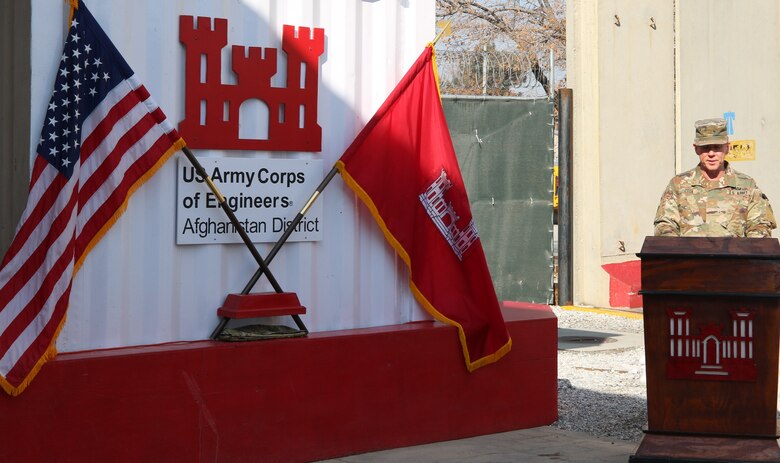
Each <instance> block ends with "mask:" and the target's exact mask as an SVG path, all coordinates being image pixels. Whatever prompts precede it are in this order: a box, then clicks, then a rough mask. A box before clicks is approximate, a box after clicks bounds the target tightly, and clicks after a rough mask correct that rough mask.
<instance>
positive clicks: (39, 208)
mask: <svg viewBox="0 0 780 463" xmlns="http://www.w3.org/2000/svg"><path fill="white" fill-rule="evenodd" d="M47 164H48V163H47ZM67 183H68V179H67V178H65V177H63V176H62V175H59V174H57V175H56V176H55V177H54V181H52V183H51V185H49V187H48V188H46V191H44V193H43V194H42V195H41V197H40V198H32V199H33V200H34V201H36V202H35V203H34V204H35V207H34V208H33V211H32V212H31V213H30V216H29V217H27V220H25V221H24V224H22V225H21V226H20V227H19V229H18V230H17V232H16V235H15V236H14V240H13V241H12V242H11V245H10V246H9V247H8V251H6V254H5V257H4V258H3V264H2V265H3V267H5V265H6V264H7V263H8V262H10V261H11V259H13V258H14V257H16V255H17V254H18V253H19V251H21V250H22V248H23V247H24V245H25V243H27V239H28V238H29V237H30V235H31V234H32V232H33V230H35V228H36V227H38V225H39V224H40V222H41V220H43V218H44V217H45V216H46V214H47V213H48V212H49V210H50V209H51V208H52V207H53V206H54V204H55V202H56V200H57V197H58V196H59V194H60V191H62V189H63V188H65V185H66V184H67ZM28 201H29V200H28ZM3 304H4V303H3V301H2V300H0V307H1V306H3Z"/></svg>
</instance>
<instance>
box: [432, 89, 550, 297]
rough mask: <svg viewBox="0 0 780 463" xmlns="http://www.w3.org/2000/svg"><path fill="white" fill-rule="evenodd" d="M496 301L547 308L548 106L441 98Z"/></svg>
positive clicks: (506, 100)
mask: <svg viewBox="0 0 780 463" xmlns="http://www.w3.org/2000/svg"><path fill="white" fill-rule="evenodd" d="M443 104H444V112H445V114H446V117H447V124H448V125H449V129H450V134H451V136H452V141H453V143H454V145H455V152H456V153H457V156H458V163H459V164H460V168H461V171H462V173H463V178H464V181H465V183H466V189H467V190H468V194H469V200H470V201H471V212H472V214H473V216H474V220H475V222H476V224H477V229H478V230H479V234H480V237H481V239H482V246H483V247H484V249H485V255H486V257H487V261H488V266H489V267H490V273H491V275H492V277H493V284H494V285H495V287H496V293H497V294H498V298H499V300H512V301H523V302H536V303H548V304H550V303H552V302H553V193H552V177H553V126H552V124H553V102H551V101H548V100H547V99H536V100H526V99H522V100H521V99H511V98H500V97H496V98H491V97H487V98H482V97H478V98H474V97H462V96H445V97H444V98H443Z"/></svg>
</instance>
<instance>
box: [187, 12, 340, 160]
mask: <svg viewBox="0 0 780 463" xmlns="http://www.w3.org/2000/svg"><path fill="white" fill-rule="evenodd" d="M227 24H228V22H227V19H223V18H214V19H213V25H212V18H207V17H198V18H197V20H196V21H194V20H193V17H192V16H180V17H179V40H180V41H181V43H182V44H184V47H185V49H186V64H185V83H186V87H185V96H184V112H185V117H184V120H183V121H181V122H180V123H179V132H180V133H181V135H182V136H183V137H184V139H185V140H187V144H188V145H189V146H190V147H192V148H205V149H225V150H254V151H320V150H321V149H322V128H321V127H320V126H319V125H318V124H317V90H318V87H319V78H318V75H319V58H320V56H322V54H323V52H324V46H325V30H324V29H319V28H314V29H310V28H308V27H298V28H297V29H296V27H294V26H288V25H285V26H284V28H283V32H282V50H283V51H284V53H285V54H286V56H287V60H286V76H287V79H286V86H285V87H275V86H272V83H271V79H272V77H273V76H274V75H276V73H277V71H278V69H277V58H278V57H277V49H276V48H261V47H245V46H241V45H233V46H232V50H231V51H232V54H231V69H232V71H233V73H234V74H235V77H236V83H235V84H231V83H224V82H222V49H223V48H224V47H225V46H226V45H227V39H228V37H227ZM250 116H251V117H250Z"/></svg>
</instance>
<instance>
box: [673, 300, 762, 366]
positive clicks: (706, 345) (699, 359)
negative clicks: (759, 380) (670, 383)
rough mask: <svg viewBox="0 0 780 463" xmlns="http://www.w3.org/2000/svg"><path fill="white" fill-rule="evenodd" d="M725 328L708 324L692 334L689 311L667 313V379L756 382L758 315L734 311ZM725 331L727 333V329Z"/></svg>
mask: <svg viewBox="0 0 780 463" xmlns="http://www.w3.org/2000/svg"><path fill="white" fill-rule="evenodd" d="M729 313H730V315H731V320H730V321H729V323H728V324H727V325H726V326H723V325H722V324H718V323H714V322H712V321H709V322H708V323H703V324H700V325H699V332H698V333H695V332H694V331H693V330H691V315H692V311H691V310H689V309H682V308H681V309H673V310H668V311H667V314H668V316H669V332H668V333H669V362H668V364H667V377H668V378H671V379H699V380H719V381H755V380H756V361H755V356H754V353H755V346H754V344H753V343H754V340H755V338H754V336H753V321H754V318H755V313H754V312H752V311H750V310H731V311H730V312H729ZM724 328H725V329H724Z"/></svg>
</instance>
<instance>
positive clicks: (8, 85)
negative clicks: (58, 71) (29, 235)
mask: <svg viewBox="0 0 780 463" xmlns="http://www.w3.org/2000/svg"><path fill="white" fill-rule="evenodd" d="M0 63H2V64H0V254H3V253H5V250H6V248H7V247H8V245H9V244H10V242H11V239H12V238H13V234H14V230H15V229H16V222H17V221H18V220H19V216H21V215H22V210H23V209H24V204H25V201H26V200H27V179H28V178H29V175H30V174H29V169H28V159H29V157H28V153H29V145H28V138H27V134H28V133H29V132H30V3H29V2H0Z"/></svg>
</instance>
